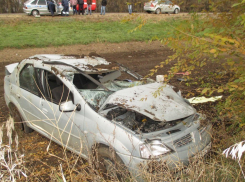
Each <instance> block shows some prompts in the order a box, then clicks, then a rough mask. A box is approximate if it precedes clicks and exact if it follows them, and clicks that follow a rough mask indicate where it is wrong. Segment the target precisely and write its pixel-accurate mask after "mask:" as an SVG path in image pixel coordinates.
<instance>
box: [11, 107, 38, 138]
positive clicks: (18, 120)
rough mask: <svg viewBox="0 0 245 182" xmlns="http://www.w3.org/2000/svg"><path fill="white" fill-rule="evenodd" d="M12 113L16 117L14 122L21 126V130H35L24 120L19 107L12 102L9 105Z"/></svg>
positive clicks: (26, 131)
mask: <svg viewBox="0 0 245 182" xmlns="http://www.w3.org/2000/svg"><path fill="white" fill-rule="evenodd" d="M9 110H10V115H11V116H12V118H13V119H14V123H15V125H16V126H19V127H20V128H21V130H24V132H25V133H31V132H33V129H31V128H30V127H29V126H27V124H26V123H25V122H24V121H23V118H22V116H21V115H20V113H19V111H18V109H17V108H16V106H15V105H13V104H10V105H9Z"/></svg>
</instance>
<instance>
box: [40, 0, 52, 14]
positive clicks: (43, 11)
mask: <svg viewBox="0 0 245 182" xmlns="http://www.w3.org/2000/svg"><path fill="white" fill-rule="evenodd" d="M37 6H38V11H39V13H40V14H48V13H50V12H49V11H48V8H47V1H46V0H38V3H37Z"/></svg>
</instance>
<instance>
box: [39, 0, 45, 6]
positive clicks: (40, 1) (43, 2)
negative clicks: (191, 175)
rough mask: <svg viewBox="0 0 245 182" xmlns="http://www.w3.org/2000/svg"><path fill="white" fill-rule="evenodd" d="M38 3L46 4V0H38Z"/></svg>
mask: <svg viewBox="0 0 245 182" xmlns="http://www.w3.org/2000/svg"><path fill="white" fill-rule="evenodd" d="M38 5H46V0H39V1H38Z"/></svg>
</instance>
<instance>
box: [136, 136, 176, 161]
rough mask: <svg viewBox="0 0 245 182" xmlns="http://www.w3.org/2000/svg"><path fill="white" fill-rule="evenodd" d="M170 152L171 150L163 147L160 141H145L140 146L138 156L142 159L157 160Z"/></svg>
mask: <svg viewBox="0 0 245 182" xmlns="http://www.w3.org/2000/svg"><path fill="white" fill-rule="evenodd" d="M169 152H172V149H170V148H169V147H167V146H166V145H164V144H163V143H162V142H161V140H147V141H146V143H144V144H141V145H140V154H141V157H142V158H146V159H149V158H157V157H159V156H160V155H164V154H167V153H169Z"/></svg>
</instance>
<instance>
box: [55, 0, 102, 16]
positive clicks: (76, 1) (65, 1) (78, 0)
mask: <svg viewBox="0 0 245 182" xmlns="http://www.w3.org/2000/svg"><path fill="white" fill-rule="evenodd" d="M61 4H62V6H63V7H64V9H63V15H66V16H68V15H69V0H62V2H61ZM83 5H84V0H70V7H72V9H73V15H75V14H76V15H77V14H79V15H80V14H81V13H82V15H84V8H83ZM106 5H107V0H102V1H101V15H102V14H103V15H105V7H106ZM77 6H78V11H77ZM88 13H89V14H90V15H92V0H87V15H88ZM51 14H52V12H51Z"/></svg>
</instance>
